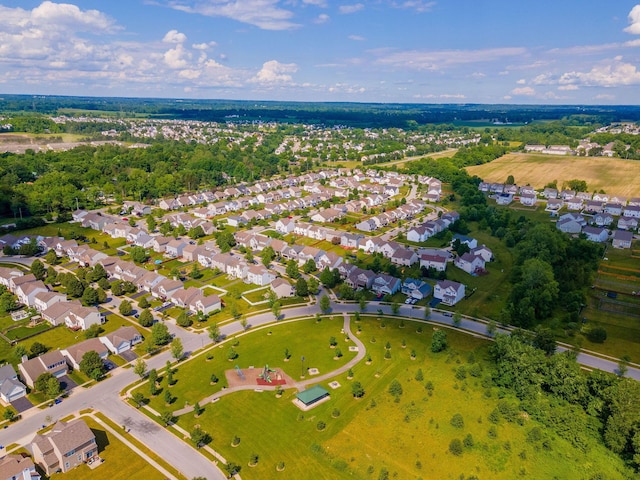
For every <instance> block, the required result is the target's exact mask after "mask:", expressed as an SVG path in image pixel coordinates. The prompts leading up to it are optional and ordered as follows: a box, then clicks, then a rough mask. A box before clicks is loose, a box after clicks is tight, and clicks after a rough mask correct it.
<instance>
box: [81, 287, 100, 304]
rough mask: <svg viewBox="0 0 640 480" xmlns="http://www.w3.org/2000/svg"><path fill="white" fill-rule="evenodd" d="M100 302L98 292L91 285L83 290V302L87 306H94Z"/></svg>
mask: <svg viewBox="0 0 640 480" xmlns="http://www.w3.org/2000/svg"><path fill="white" fill-rule="evenodd" d="M97 303H98V292H97V291H96V290H95V289H94V288H91V287H87V288H85V289H84V292H82V304H83V305H85V306H93V305H96V304H97Z"/></svg>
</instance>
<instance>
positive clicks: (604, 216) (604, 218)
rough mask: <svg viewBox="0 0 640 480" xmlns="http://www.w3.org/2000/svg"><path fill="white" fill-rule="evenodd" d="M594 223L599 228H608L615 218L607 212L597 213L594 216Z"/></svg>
mask: <svg viewBox="0 0 640 480" xmlns="http://www.w3.org/2000/svg"><path fill="white" fill-rule="evenodd" d="M593 223H594V224H595V225H597V226H598V227H607V226H609V225H611V224H612V223H613V216H612V215H611V214H610V213H606V212H601V213H597V214H595V215H594V216H593Z"/></svg>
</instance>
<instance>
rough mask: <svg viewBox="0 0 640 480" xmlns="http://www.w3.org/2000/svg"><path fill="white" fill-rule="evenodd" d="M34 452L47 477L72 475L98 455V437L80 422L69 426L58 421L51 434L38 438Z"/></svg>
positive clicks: (71, 422)
mask: <svg viewBox="0 0 640 480" xmlns="http://www.w3.org/2000/svg"><path fill="white" fill-rule="evenodd" d="M31 450H32V451H33V459H34V460H35V462H36V463H37V464H39V465H40V466H41V467H42V468H43V470H44V471H45V473H46V474H47V475H51V474H52V473H55V472H58V471H60V472H62V473H65V472H68V471H69V470H71V469H72V468H74V467H77V466H78V465H80V464H82V463H84V462H87V461H89V460H91V459H92V458H94V457H96V456H97V455H98V445H97V444H96V437H95V435H94V434H93V432H92V431H91V429H90V428H89V427H88V426H87V424H86V423H85V422H84V420H82V419H80V418H79V419H76V420H72V421H70V422H68V423H65V422H63V421H58V422H57V423H56V424H55V425H54V426H53V428H52V429H51V430H50V431H49V432H47V433H45V434H43V435H40V434H38V435H36V436H35V437H34V439H33V440H32V442H31Z"/></svg>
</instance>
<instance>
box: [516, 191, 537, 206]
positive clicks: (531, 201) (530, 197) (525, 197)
mask: <svg viewBox="0 0 640 480" xmlns="http://www.w3.org/2000/svg"><path fill="white" fill-rule="evenodd" d="M537 201H538V197H536V195H535V194H533V193H523V194H521V195H520V204H521V205H524V206H525V207H534V206H535V205H536V203H537Z"/></svg>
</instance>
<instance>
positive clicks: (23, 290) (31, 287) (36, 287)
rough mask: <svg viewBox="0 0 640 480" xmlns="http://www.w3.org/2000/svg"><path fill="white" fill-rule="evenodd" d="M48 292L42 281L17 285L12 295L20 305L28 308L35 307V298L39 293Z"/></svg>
mask: <svg viewBox="0 0 640 480" xmlns="http://www.w3.org/2000/svg"><path fill="white" fill-rule="evenodd" d="M48 291H49V289H48V288H47V286H46V285H45V284H44V283H43V282H42V281H40V280H35V281H32V282H26V283H23V284H22V285H18V287H17V288H16V289H15V290H14V292H13V293H15V294H16V296H17V297H18V301H19V302H20V303H22V304H24V305H27V306H29V307H35V304H36V296H37V295H38V294H39V293H45V292H48Z"/></svg>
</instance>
